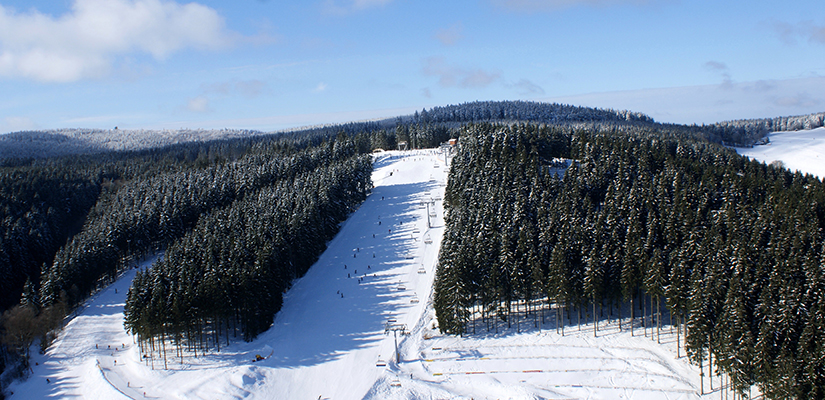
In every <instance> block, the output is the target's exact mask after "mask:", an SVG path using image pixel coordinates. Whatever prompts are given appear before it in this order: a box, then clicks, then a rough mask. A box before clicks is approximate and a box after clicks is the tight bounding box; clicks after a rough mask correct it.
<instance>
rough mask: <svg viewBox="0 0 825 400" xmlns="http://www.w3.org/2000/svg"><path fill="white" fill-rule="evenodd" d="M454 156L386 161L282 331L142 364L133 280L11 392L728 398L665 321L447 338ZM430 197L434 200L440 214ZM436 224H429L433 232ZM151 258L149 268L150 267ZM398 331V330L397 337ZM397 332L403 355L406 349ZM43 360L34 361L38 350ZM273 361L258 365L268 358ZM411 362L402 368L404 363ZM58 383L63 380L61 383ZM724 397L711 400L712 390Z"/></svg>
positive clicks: (291, 301)
mask: <svg viewBox="0 0 825 400" xmlns="http://www.w3.org/2000/svg"><path fill="white" fill-rule="evenodd" d="M446 174H447V168H446V166H445V160H444V159H443V158H442V156H441V155H440V154H437V153H435V152H434V151H410V152H386V153H381V154H379V155H376V156H375V169H374V173H373V182H374V185H375V189H374V190H373V192H372V194H371V195H370V196H369V197H368V198H367V200H366V201H365V202H364V204H363V205H362V206H361V207H360V208H359V209H358V210H357V211H356V212H355V213H353V215H352V216H351V217H350V218H349V219H348V220H347V221H346V222H345V223H343V224H342V227H341V231H340V233H339V234H338V235H337V236H336V237H335V238H334V239H333V240H332V241H331V242H330V243H329V244H328V248H327V250H326V251H325V252H324V254H323V255H322V256H321V257H320V259H319V260H318V262H317V263H316V264H315V265H314V266H313V267H312V268H311V269H310V270H309V271H308V273H307V274H306V275H305V276H304V277H302V278H300V279H298V280H296V281H295V283H294V286H293V287H292V288H291V289H290V290H289V291H288V292H287V294H286V295H285V299H284V305H283V309H282V310H281V311H280V312H279V313H278V314H277V316H276V318H275V321H274V323H273V326H272V328H271V329H269V330H268V331H267V332H264V333H263V334H261V335H260V336H259V337H258V338H257V339H256V340H255V341H253V342H251V343H246V342H243V341H240V340H235V341H233V342H231V343H230V344H229V345H228V346H226V347H223V348H222V349H221V351H220V352H212V353H207V354H205V355H204V354H191V353H187V354H186V355H185V356H184V359H183V360H182V361H183V362H181V360H180V359H179V358H177V357H176V356H175V351H174V350H172V349H167V350H168V358H167V359H166V360H165V362H164V359H163V358H162V355H161V354H160V353H157V352H156V353H153V354H151V357H149V358H141V354H140V353H139V351H138V348H137V346H136V345H135V344H134V342H133V339H132V337H131V336H129V335H127V334H126V332H125V331H124V329H123V312H122V311H123V304H124V301H125V296H126V292H127V290H128V287H129V285H130V282H131V279H132V278H133V277H134V270H132V271H129V272H127V273H125V274H124V275H123V276H122V277H121V278H120V279H119V280H118V281H117V282H116V283H114V284H113V285H111V286H110V287H109V288H107V289H105V290H103V291H102V292H100V293H99V294H98V295H96V296H95V297H94V298H92V299H90V300H89V301H88V303H87V306H86V307H85V308H84V309H83V310H82V311H81V312H80V313H79V315H78V316H77V317H75V318H74V319H72V321H71V322H69V323H68V324H67V326H66V328H65V329H64V331H63V332H62V333H61V335H60V337H59V338H58V340H57V341H56V342H55V344H54V345H53V346H52V347H51V348H50V349H49V351H48V352H47V354H45V355H35V356H34V357H33V360H32V361H33V364H34V362H37V365H33V368H32V376H31V377H30V378H29V379H28V380H26V381H23V382H17V383H14V384H12V385H11V387H10V390H11V391H12V392H14V394H13V396H12V397H11V398H12V399H28V398H37V399H41V398H78V399H127V398H133V399H140V398H144V397H145V398H154V399H311V400H314V399H376V400H377V399H448V398H449V399H455V398H458V399H574V398H591V399H618V398H633V399H697V398H702V397H703V396H702V395H700V393H701V392H705V393H706V395H705V396H704V397H707V398H718V397H719V396H720V393H719V391H718V386H719V381H718V378H714V381H715V382H713V383H712V384H713V386H712V388H713V389H716V390H715V391H712V389H711V384H710V382H708V379H707V378H706V379H705V380H704V386H705V387H704V389H702V388H701V383H700V382H701V381H700V377H699V371H698V369H697V368H696V367H695V366H692V365H690V364H689V363H688V362H687V359H686V358H685V356H684V352H681V357H678V358H677V353H676V334H675V332H676V331H675V330H672V329H671V328H670V327H666V328H663V330H662V333H661V337H660V338H659V341H661V344H659V343H657V341H656V340H655V339H654V338H653V335H652V333H651V331H652V330H650V329H648V330H647V333H648V335H647V336H644V335H642V328H641V327H640V321H639V320H638V319H637V320H636V328H635V332H634V333H635V335H631V333H630V332H629V331H628V330H627V328H628V322H629V318H625V319H624V320H623V321H622V323H623V325H622V329H620V327H619V323H618V321H617V320H616V319H613V320H612V321H609V322H608V321H607V320H603V321H601V322H600V324H599V333H598V337H594V333H593V325H592V324H587V323H582V324H581V325H577V324H576V323H575V317H574V319H573V323H572V324H568V326H567V327H566V329H565V334H564V335H562V334H561V333H560V332H557V330H556V321H555V317H554V313H552V312H550V313H547V314H546V315H544V316H543V317H544V318H543V319H542V320H541V322H542V323H540V324H537V322H538V321H539V320H533V319H532V318H528V317H523V318H522V319H521V320H520V321H519V325H518V327H517V326H515V322H514V323H513V325H512V326H511V327H509V328H508V327H506V325H505V324H503V323H498V324H497V325H496V329H493V330H489V331H488V330H487V329H486V328H485V327H484V326H483V324H481V323H479V324H478V325H477V326H476V328H477V334H476V335H471V336H468V337H463V338H462V337H454V336H445V335H441V334H440V333H439V332H438V329H437V325H436V322H435V318H434V312H433V309H432V306H431V304H430V300H431V292H432V283H433V275H434V270H435V265H436V261H437V253H438V247H439V244H440V241H441V238H442V233H443V229H444V221H443V207H442V200H441V199H442V198H443V195H444V186H445V183H446V179H447V175H446ZM428 204H429V205H428ZM428 226H429V227H428ZM149 263H151V260H149V261H147V262H146V265H148V264H149ZM388 327H390V328H393V329H395V331H389V332H388V331H387V328H388ZM394 335H397V340H398V345H399V348H400V352H399V354H397V356H398V357H396V354H395V339H396V337H395V336H394ZM33 353H35V352H33ZM258 354H260V355H262V356H265V357H266V356H268V357H267V358H266V359H265V360H262V361H258V362H252V360H253V359H255V356H256V355H258ZM397 358H398V359H400V362H397ZM47 379H48V382H47ZM709 392H711V394H707V393H709Z"/></svg>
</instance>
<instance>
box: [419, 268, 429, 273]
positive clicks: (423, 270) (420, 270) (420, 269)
mask: <svg viewBox="0 0 825 400" xmlns="http://www.w3.org/2000/svg"><path fill="white" fill-rule="evenodd" d="M418 273H419V274H426V273H427V270H426V269H424V267H421V268H418Z"/></svg>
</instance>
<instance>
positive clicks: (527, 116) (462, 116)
mask: <svg viewBox="0 0 825 400" xmlns="http://www.w3.org/2000/svg"><path fill="white" fill-rule="evenodd" d="M412 120H413V122H416V123H445V122H459V123H466V122H476V123H477V122H508V121H509V122H517V121H522V122H528V121H529V122H539V123H546V124H558V123H570V122H627V121H632V122H649V123H653V118H651V117H649V116H647V115H645V114H642V113H638V112H632V111H627V110H622V111H616V110H605V109H598V108H590V107H579V106H571V105H566V104H558V103H539V102H533V101H474V102H470V103H462V104H457V105H449V106H444V107H433V108H431V109H430V110H427V109H424V110H421V112H420V113H419V112H418V111H416V112H415V114H413V118H412Z"/></svg>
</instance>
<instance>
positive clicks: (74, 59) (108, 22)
mask: <svg viewBox="0 0 825 400" xmlns="http://www.w3.org/2000/svg"><path fill="white" fill-rule="evenodd" d="M235 36H236V35H235V34H234V33H232V32H230V31H228V30H227V29H226V27H225V23H224V20H223V18H222V17H221V16H220V15H218V13H217V12H216V11H215V10H214V9H212V8H209V7H206V6H203V5H200V4H197V3H188V4H179V3H176V2H173V1H168V0H74V3H73V4H72V7H71V11H70V12H68V13H66V14H64V15H62V16H59V17H56V18H55V17H52V16H50V15H46V14H42V13H40V12H38V11H36V10H32V11H29V12H27V13H16V12H15V11H14V10H12V9H10V8H5V7H3V6H0V76H7V77H23V78H28V79H34V80H37V81H43V82H72V81H77V80H80V79H84V78H97V77H101V76H103V75H105V74H107V73H109V72H110V70H111V68H112V65H113V64H114V63H115V61H116V60H117V58H118V57H123V56H127V55H129V54H133V53H141V54H148V55H150V56H152V57H153V58H154V59H156V60H163V59H165V58H166V57H168V56H170V55H171V54H173V53H175V52H177V51H180V50H182V49H185V48H195V49H199V50H205V49H217V48H222V47H225V46H228V45H230V44H231V43H232V42H233V41H234V40H235Z"/></svg>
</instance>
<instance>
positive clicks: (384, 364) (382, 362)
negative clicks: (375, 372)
mask: <svg viewBox="0 0 825 400" xmlns="http://www.w3.org/2000/svg"><path fill="white" fill-rule="evenodd" d="M375 366H376V367H386V366H387V362H386V361H384V360H382V359H380V358H379V359H378V361H376V362H375Z"/></svg>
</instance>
